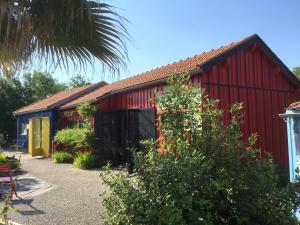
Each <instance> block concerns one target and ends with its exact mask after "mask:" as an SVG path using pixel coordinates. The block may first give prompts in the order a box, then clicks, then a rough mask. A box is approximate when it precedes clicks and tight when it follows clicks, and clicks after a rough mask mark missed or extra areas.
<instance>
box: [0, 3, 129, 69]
mask: <svg viewBox="0 0 300 225" xmlns="http://www.w3.org/2000/svg"><path fill="white" fill-rule="evenodd" d="M124 22H125V19H124V18H122V17H121V16H120V15H118V14H117V13H116V12H115V11H114V8H113V7H112V6H110V5H108V4H106V3H100V2H98V1H88V0H43V1H42V0H15V1H3V0H2V1H1V0H0V41H1V43H0V50H2V51H1V52H0V68H4V67H7V66H11V67H20V68H22V67H23V66H25V65H28V64H30V63H40V61H43V62H45V64H46V65H48V66H54V67H56V66H60V67H62V68H65V69H67V70H68V69H69V68H70V67H71V66H72V67H73V68H75V69H81V68H85V67H86V66H87V64H91V65H93V64H94V61H95V60H96V59H97V60H100V62H102V65H103V68H108V69H110V70H111V71H112V72H113V73H115V72H118V71H119V70H120V69H121V68H124V67H126V61H127V49H126V41H127V40H128V33H127V30H126V28H125V26H124Z"/></svg>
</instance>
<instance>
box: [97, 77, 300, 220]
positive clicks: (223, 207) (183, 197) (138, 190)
mask: <svg viewBox="0 0 300 225" xmlns="http://www.w3.org/2000/svg"><path fill="white" fill-rule="evenodd" d="M187 80H188V77H187V76H182V77H181V76H180V77H179V76H177V78H176V77H174V76H173V77H172V78H171V79H170V80H169V84H170V87H169V89H168V90H169V92H168V93H167V94H165V95H162V96H160V97H159V98H158V99H157V101H158V104H159V107H160V109H161V110H162V111H164V112H165V114H164V117H163V121H162V125H161V127H160V130H161V132H162V134H163V136H164V138H163V139H162V140H161V142H160V143H158V142H152V141H147V142H145V143H144V144H146V146H147V151H146V152H138V153H136V154H135V158H134V165H135V170H134V171H135V173H134V174H133V175H132V176H130V177H128V176H127V175H126V174H125V173H124V172H119V173H116V172H113V173H110V172H109V171H107V172H105V173H103V174H102V179H103V181H104V183H105V184H106V185H108V187H109V188H110V191H109V194H107V195H105V197H104V200H103V205H104V208H105V210H104V213H103V217H104V223H105V224H115V225H120V224H133V225H136V224H145V225H146V224H163V225H167V224H172V225H173V224H174V225H177V224H178V225H181V224H203V225H206V224H209V225H213V224H224V225H225V224H226V225H229V224H230V225H238V224H243V225H250V224H251V225H252V224H257V225H258V224H264V225H281V224H297V222H296V219H295V217H294V215H293V213H292V212H293V209H295V208H296V207H299V192H298V195H297V194H295V189H294V186H293V185H286V186H283V185H281V186H279V185H278V176H277V175H276V172H275V169H276V166H275V164H274V163H273V161H272V158H271V157H270V155H268V154H266V156H265V158H263V159H259V158H258V156H259V155H260V154H258V153H259V152H260V150H259V149H256V148H255V142H256V135H253V136H252V137H251V138H250V139H249V141H248V142H246V143H244V142H243V141H242V133H241V130H240V123H241V119H242V114H241V104H236V105H233V106H232V107H231V122H230V124H229V125H225V124H224V123H223V122H222V116H223V112H222V111H221V110H219V109H218V107H217V102H216V101H212V100H209V99H208V98H207V96H206V95H205V94H204V91H203V90H201V89H197V88H195V87H193V86H192V85H191V84H188V83H187ZM158 145H160V151H158V149H157V146H158Z"/></svg>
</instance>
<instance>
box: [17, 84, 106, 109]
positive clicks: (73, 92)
mask: <svg viewBox="0 0 300 225" xmlns="http://www.w3.org/2000/svg"><path fill="white" fill-rule="evenodd" d="M105 84H106V83H105V82H99V83H96V84H89V85H86V86H83V87H78V88H73V89H70V90H67V91H61V92H58V93H56V94H54V95H51V96H49V97H48V98H45V99H42V100H40V101H38V102H34V103H32V104H30V105H28V106H25V107H23V108H21V109H18V110H16V111H15V112H14V114H15V115H18V114H24V113H29V112H33V111H42V110H47V109H51V108H53V107H57V106H61V105H63V104H66V103H67V102H69V101H72V100H74V99H76V98H79V97H81V96H82V95H84V94H87V93H89V92H91V91H94V90H95V89H96V88H99V87H101V86H104V85H105Z"/></svg>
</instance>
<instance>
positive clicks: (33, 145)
mask: <svg viewBox="0 0 300 225" xmlns="http://www.w3.org/2000/svg"><path fill="white" fill-rule="evenodd" d="M28 151H29V154H31V155H32V156H46V157H48V156H49V151H50V119H49V117H35V118H31V119H30V120H29V131H28Z"/></svg>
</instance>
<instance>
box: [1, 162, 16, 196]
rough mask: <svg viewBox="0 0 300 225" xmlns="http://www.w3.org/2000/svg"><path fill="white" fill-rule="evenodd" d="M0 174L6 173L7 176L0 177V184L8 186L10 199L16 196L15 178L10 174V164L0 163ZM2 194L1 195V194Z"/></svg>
mask: <svg viewBox="0 0 300 225" xmlns="http://www.w3.org/2000/svg"><path fill="white" fill-rule="evenodd" d="M0 173H6V174H7V176H4V177H0V184H10V185H11V190H10V197H12V195H13V194H15V195H16V196H18V195H17V187H16V185H17V177H16V176H12V172H11V166H10V163H0ZM1 194H3V193H1Z"/></svg>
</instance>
